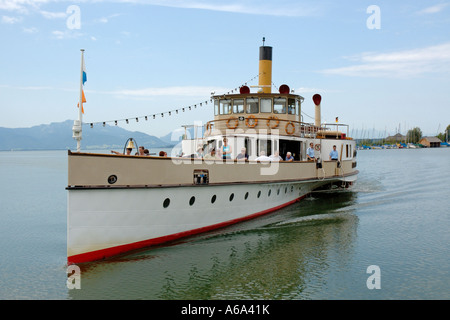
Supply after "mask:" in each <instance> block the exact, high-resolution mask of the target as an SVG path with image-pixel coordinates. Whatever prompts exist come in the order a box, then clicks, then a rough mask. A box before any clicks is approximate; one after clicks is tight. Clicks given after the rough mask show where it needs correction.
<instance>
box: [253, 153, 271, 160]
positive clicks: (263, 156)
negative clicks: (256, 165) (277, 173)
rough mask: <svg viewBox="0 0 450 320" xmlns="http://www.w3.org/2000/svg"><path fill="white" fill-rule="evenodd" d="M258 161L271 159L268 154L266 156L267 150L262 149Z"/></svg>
mask: <svg viewBox="0 0 450 320" xmlns="http://www.w3.org/2000/svg"><path fill="white" fill-rule="evenodd" d="M255 160H256V161H270V158H269V157H268V156H266V152H265V151H261V152H260V153H259V157H258V158H256V159H255Z"/></svg>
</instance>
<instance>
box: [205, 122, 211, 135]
mask: <svg viewBox="0 0 450 320" xmlns="http://www.w3.org/2000/svg"><path fill="white" fill-rule="evenodd" d="M211 129H212V124H211V123H210V122H208V123H207V124H206V130H205V135H207V136H209V135H210V133H211Z"/></svg>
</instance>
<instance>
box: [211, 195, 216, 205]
mask: <svg viewBox="0 0 450 320" xmlns="http://www.w3.org/2000/svg"><path fill="white" fill-rule="evenodd" d="M216 199H217V197H216V195H213V196H212V197H211V203H214V202H216Z"/></svg>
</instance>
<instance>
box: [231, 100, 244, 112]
mask: <svg viewBox="0 0 450 320" xmlns="http://www.w3.org/2000/svg"><path fill="white" fill-rule="evenodd" d="M233 113H244V100H243V99H236V100H233Z"/></svg>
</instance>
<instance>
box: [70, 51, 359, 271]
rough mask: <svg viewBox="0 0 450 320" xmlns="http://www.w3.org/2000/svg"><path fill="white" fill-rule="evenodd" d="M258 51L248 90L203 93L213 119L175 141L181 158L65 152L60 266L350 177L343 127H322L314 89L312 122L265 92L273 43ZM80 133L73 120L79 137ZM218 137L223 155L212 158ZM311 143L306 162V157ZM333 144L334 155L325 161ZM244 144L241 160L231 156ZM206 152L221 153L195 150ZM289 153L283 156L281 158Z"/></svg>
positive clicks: (352, 163) (269, 207) (238, 215)
mask: <svg viewBox="0 0 450 320" xmlns="http://www.w3.org/2000/svg"><path fill="white" fill-rule="evenodd" d="M259 49H260V50H259V84H258V86H257V88H256V89H253V88H252V89H251V88H249V87H247V86H242V87H241V88H240V90H239V93H235V94H223V95H214V96H212V99H213V101H214V119H213V120H212V121H209V122H208V123H207V124H206V126H205V130H204V134H203V136H202V137H201V138H195V139H184V140H183V141H182V146H183V156H169V157H159V156H133V155H131V156H130V155H116V154H98V153H86V152H81V151H80V150H79V149H78V150H77V152H72V151H70V150H69V151H68V186H67V188H66V189H67V192H68V209H67V260H68V263H69V264H73V263H82V262H88V261H94V260H99V259H104V258H107V257H111V256H114V255H117V254H121V253H124V252H127V251H130V250H134V249H138V248H142V247H149V246H152V245H157V244H162V243H166V242H169V241H172V240H175V239H179V238H182V237H187V236H191V235H194V234H198V233H201V232H206V231H209V230H213V229H216V228H221V227H225V226H228V225H231V224H234V223H238V222H240V221H244V220H248V219H251V218H255V217H258V216H261V215H263V214H268V213H270V212H274V211H276V210H278V209H280V208H283V207H285V206H288V205H291V204H293V203H295V202H297V201H299V200H300V199H302V198H303V197H305V196H306V195H307V194H309V193H310V192H311V191H313V190H316V189H318V188H321V187H324V186H338V187H349V186H350V185H351V184H353V183H354V182H355V181H356V178H357V174H358V171H357V169H356V145H355V141H354V140H353V139H352V138H349V137H348V129H349V128H348V125H345V124H341V123H334V124H328V125H326V124H322V123H321V116H320V108H321V97H320V95H318V94H315V95H314V96H313V101H314V103H315V121H314V123H305V122H303V121H302V116H301V106H302V103H303V101H304V98H303V97H302V96H300V95H297V94H294V93H293V92H292V91H291V90H290V88H289V87H288V86H287V85H282V86H280V87H279V90H278V92H272V87H273V86H272V47H269V46H265V45H263V46H261V47H260V48H259ZM252 90H253V91H255V92H252ZM80 100H81V99H80ZM80 134H81V129H80V122H77V121H75V124H74V138H76V139H77V140H78V141H79V139H81V138H80ZM224 139H226V140H227V141H226V145H225V150H226V151H228V152H229V154H225V155H220V151H221V150H223V149H224ZM130 141H132V140H130ZM311 143H312V144H313V148H314V159H313V160H310V159H309V158H308V155H307V152H308V150H307V149H308V147H309V146H310V144H311ZM333 146H336V151H337V153H338V158H337V160H330V157H329V154H330V152H331V151H332V149H333ZM130 147H131V146H130ZM227 147H228V148H227ZM243 148H245V152H244V154H247V158H246V159H236V158H237V155H238V154H239V153H240V152H241V150H243ZM199 149H203V152H204V153H203V154H202V155H199V154H198V151H199ZM212 149H214V150H217V153H218V154H219V155H220V158H219V157H217V155H216V157H215V158H212V157H206V156H204V155H205V153H207V152H210V151H211V150H212ZM288 152H289V153H290V154H291V155H292V157H293V159H292V161H285V160H284V159H286V156H287V154H288ZM133 154H134V152H133ZM262 154H265V155H266V156H269V155H271V156H272V157H271V158H270V159H269V158H268V157H261V156H262ZM276 154H279V156H280V157H281V159H283V160H280V159H279V158H275V157H273V156H274V155H276ZM273 214H276V212H275V213H273Z"/></svg>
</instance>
